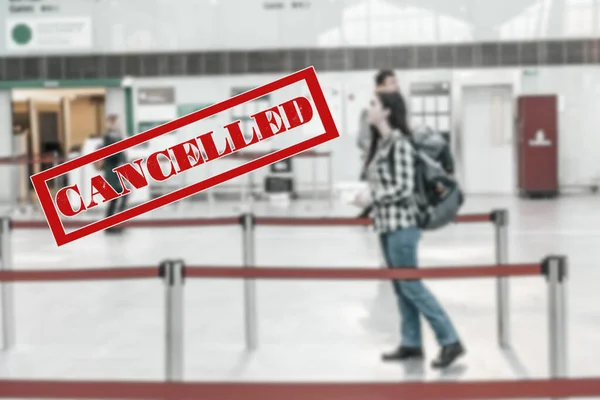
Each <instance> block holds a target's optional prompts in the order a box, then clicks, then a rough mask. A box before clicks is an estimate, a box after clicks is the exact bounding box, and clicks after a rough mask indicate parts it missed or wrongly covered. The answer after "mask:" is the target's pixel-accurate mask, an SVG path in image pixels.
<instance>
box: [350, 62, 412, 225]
mask: <svg viewBox="0 0 600 400" xmlns="http://www.w3.org/2000/svg"><path fill="white" fill-rule="evenodd" d="M399 92H400V88H399V86H398V80H397V78H396V74H395V73H394V71H392V70H389V69H383V70H381V71H379V72H378V73H377V75H375V94H376V95H377V94H378V93H399ZM401 100H402V103H401V104H399V107H400V110H399V112H400V113H401V114H403V115H406V106H405V104H404V99H402V98H401ZM400 130H401V131H402V132H403V133H405V134H407V135H409V134H410V131H409V129H408V125H407V124H406V118H405V117H403V118H402V121H401V122H400ZM372 137H373V133H372V127H371V125H370V124H369V122H368V121H367V110H364V111H363V113H362V114H361V117H360V121H359V132H358V140H357V145H358V148H359V149H360V150H361V152H362V154H361V161H362V163H363V170H362V172H361V180H364V179H365V177H366V163H367V159H368V154H369V152H370V150H371V145H372ZM372 209H373V207H372V206H371V205H370V204H369V205H367V206H366V207H365V208H364V209H363V210H362V211H361V213H360V214H359V215H358V218H369V216H370V215H371V211H372Z"/></svg>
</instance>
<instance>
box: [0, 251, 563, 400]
mask: <svg viewBox="0 0 600 400" xmlns="http://www.w3.org/2000/svg"><path fill="white" fill-rule="evenodd" d="M566 269H567V262H566V258H565V257H560V256H549V257H547V258H545V259H544V260H543V261H542V262H541V263H539V264H507V265H474V266H469V267H438V268H422V269H393V270H392V269H374V268H345V269H342V268H293V267H289V268H285V267H280V268H273V267H269V268H265V267H255V268H246V267H227V266H186V265H185V263H184V262H183V261H182V260H166V261H163V262H162V263H161V264H160V265H159V266H158V267H136V268H106V269H101V268H95V269H77V270H75V269H68V270H22V271H14V270H9V271H7V270H3V271H0V282H2V283H3V284H4V283H6V282H51V281H54V282H57V281H74V280H79V281H90V280H111V279H142V278H156V277H161V278H162V279H163V281H164V284H165V313H166V318H165V321H166V327H165V328H166V332H165V352H166V354H165V360H166V361H165V376H166V379H167V380H169V381H179V380H182V379H183V374H184V369H183V365H184V361H183V360H184V335H183V332H184V329H183V326H184V320H183V315H184V314H183V306H184V304H183V303H184V302H183V291H184V289H183V288H184V282H185V280H186V279H193V278H202V279H216V278H221V279H222V278H232V279H245V280H254V279H294V280H298V279H312V280H347V279H361V280H366V279H379V280H390V279H399V280H402V279H448V278H463V279H464V278H486V277H487V278H489V277H504V278H506V277H524V276H542V275H545V276H546V278H547V282H548V322H549V341H548V342H549V360H550V376H551V377H553V378H560V377H565V376H566V365H567V354H566V353H567V350H566V312H565V280H566V279H565V278H566ZM0 388H2V386H0ZM0 393H2V389H0ZM0 397H2V396H0ZM9 397H18V396H9ZM58 397H61V396H58ZM103 398H104V397H103Z"/></svg>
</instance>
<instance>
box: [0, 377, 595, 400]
mask: <svg viewBox="0 0 600 400" xmlns="http://www.w3.org/2000/svg"><path fill="white" fill-rule="evenodd" d="M0 388H2V389H0V390H1V391H0V398H8V397H10V398H21V399H22V398H36V399H106V400H108V399H115V400H117V399H118V400H154V399H161V400H163V399H169V400H180V399H181V400H183V399H197V400H245V399H261V400H348V399H352V400H361V399H364V400H421V399H427V400H484V399H525V398H531V399H540V398H544V399H547V398H551V397H561V398H583V397H591V396H600V379H598V378H579V379H529V380H501V381H472V382H469V381H463V382H406V383H391V382H390V383H388V382H385V383H362V382H357V383H309V382H298V383H246V382H239V383H238V382H235V383H233V382H232V383H212V382H206V383H205V382H202V383H200V382H198V383H196V382H189V383H188V382H185V383H173V382H119V381H112V382H111V381H38V380H0Z"/></svg>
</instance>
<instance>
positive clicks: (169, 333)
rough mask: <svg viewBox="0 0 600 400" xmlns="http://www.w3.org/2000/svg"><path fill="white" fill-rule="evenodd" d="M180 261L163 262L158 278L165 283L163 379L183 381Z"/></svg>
mask: <svg viewBox="0 0 600 400" xmlns="http://www.w3.org/2000/svg"><path fill="white" fill-rule="evenodd" d="M184 269H185V264H184V263H183V261H181V260H167V261H163V262H162V263H161V264H160V266H159V276H160V277H161V278H163V281H164V283H165V378H166V380H167V381H170V382H173V381H182V380H183V347H184V341H183V281H184V272H185V270H184Z"/></svg>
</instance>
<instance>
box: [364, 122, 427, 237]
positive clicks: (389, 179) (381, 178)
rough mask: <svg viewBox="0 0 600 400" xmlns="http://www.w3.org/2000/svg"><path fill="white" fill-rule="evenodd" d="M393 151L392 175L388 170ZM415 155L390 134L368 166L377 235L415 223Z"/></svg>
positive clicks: (404, 141) (395, 134)
mask: <svg viewBox="0 0 600 400" xmlns="http://www.w3.org/2000/svg"><path fill="white" fill-rule="evenodd" d="M390 151H393V152H394V157H393V159H394V163H395V171H394V172H395V174H394V175H393V176H392V171H391V170H390V162H389V160H390V158H389V157H390V154H389V152H390ZM414 178H415V153H414V149H413V147H412V144H411V143H410V142H409V141H408V140H407V139H405V138H404V137H403V136H402V135H401V134H400V133H399V132H397V131H394V132H393V133H392V135H390V137H389V138H387V139H384V140H383V141H382V143H381V144H380V146H379V149H378V150H377V153H376V154H375V157H374V158H373V161H371V163H370V164H369V167H368V180H369V186H370V189H371V198H372V200H373V211H372V217H373V220H374V225H375V230H376V231H377V232H380V233H383V232H391V231H395V230H398V229H401V228H408V227H411V226H414V225H415V224H416V218H415V216H416V212H417V206H416V204H415V201H414V197H413V192H414V185H415V184H414Z"/></svg>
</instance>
